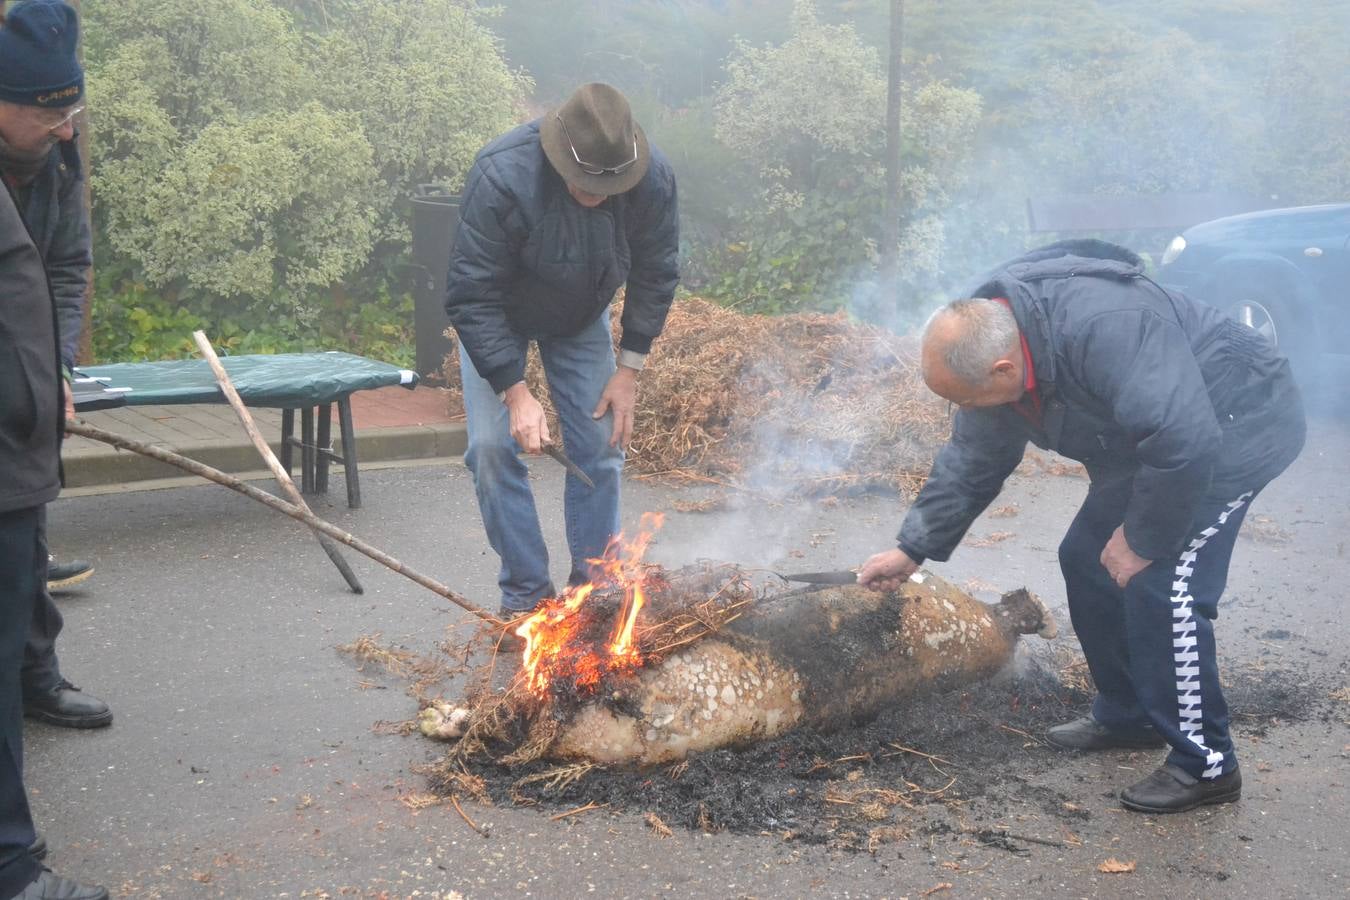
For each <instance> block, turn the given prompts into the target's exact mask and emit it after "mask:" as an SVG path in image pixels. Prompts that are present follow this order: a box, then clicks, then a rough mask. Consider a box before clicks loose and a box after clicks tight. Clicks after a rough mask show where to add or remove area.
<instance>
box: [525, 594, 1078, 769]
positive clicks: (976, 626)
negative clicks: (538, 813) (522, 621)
mask: <svg viewBox="0 0 1350 900" xmlns="http://www.w3.org/2000/svg"><path fill="white" fill-rule="evenodd" d="M921 578H922V580H921V581H911V582H909V583H907V584H906V585H905V586H904V587H903V588H902V589H900V590H898V591H895V592H892V593H878V592H874V591H870V590H866V589H864V588H861V587H857V586H846V587H833V588H825V589H819V590H809V591H793V592H788V593H784V594H781V595H778V596H771V597H768V598H766V599H763V600H760V601H759V602H758V603H756V604H755V606H754V608H753V610H752V612H750V613H749V614H747V615H743V616H742V617H740V618H738V619H736V620H735V621H733V622H731V623H730V624H729V625H728V626H726V627H725V628H723V629H722V630H720V631H718V632H717V633H715V634H713V635H710V636H708V637H706V638H704V639H702V640H700V641H698V642H696V643H694V644H691V645H690V646H688V647H685V648H682V649H680V650H678V651H677V652H675V653H673V654H672V655H670V656H668V657H666V658H665V659H663V660H661V661H660V662H659V663H658V664H655V665H652V666H649V667H646V668H643V669H640V670H639V671H637V672H636V673H634V675H633V676H632V677H631V678H628V679H625V680H624V681H623V682H622V683H620V684H619V685H617V686H616V687H615V688H614V689H613V690H612V691H610V692H609V693H607V694H605V695H604V696H600V697H596V698H594V699H592V700H590V701H588V702H587V703H585V704H584V705H582V706H581V707H580V708H579V709H577V710H576V711H574V712H572V713H571V714H570V715H569V716H568V717H567V720H566V721H565V722H564V723H563V724H562V727H561V729H560V731H559V732H558V734H557V737H556V739H555V740H554V741H553V742H552V744H551V745H550V747H549V749H548V750H547V751H546V755H547V756H549V757H551V758H554V759H563V760H585V761H589V762H595V763H600V764H613V765H637V766H645V765H656V764H661V763H670V762H674V761H677V760H680V759H683V758H684V757H685V756H686V755H688V754H690V753H694V752H698V751H702V750H709V749H713V748H717V747H726V746H743V745H746V744H749V743H751V742H754V741H760V740H765V739H768V738H773V737H776V736H778V735H781V734H784V733H785V732H788V731H791V730H792V729H794V728H801V727H810V728H815V729H818V730H821V731H829V730H834V729H837V728H840V727H842V726H845V725H847V724H849V723H851V722H859V721H865V720H867V719H870V718H872V717H874V716H875V715H877V714H878V713H879V712H881V711H882V710H883V709H885V708H887V707H892V706H894V705H896V704H898V703H900V702H902V701H903V700H904V699H905V698H906V697H910V696H913V695H916V694H920V693H928V692H933V691H938V690H943V689H945V688H951V687H955V686H959V685H964V684H969V683H971V682H975V681H978V680H980V679H983V678H987V677H989V676H991V675H993V674H995V673H996V672H998V671H999V670H1001V669H1003V668H1004V667H1005V666H1007V665H1008V663H1009V662H1010V661H1011V659H1012V656H1013V652H1014V650H1015V647H1016V644H1017V639H1018V637H1019V636H1020V635H1024V634H1038V635H1040V636H1042V637H1045V638H1051V637H1054V635H1055V630H1056V629H1055V623H1054V619H1053V618H1052V617H1051V616H1050V614H1049V612H1048V611H1047V610H1046V608H1045V607H1044V605H1043V604H1042V603H1041V601H1040V600H1039V599H1037V598H1036V597H1035V596H1034V595H1032V594H1031V593H1029V592H1028V591H1026V590H1018V591H1013V592H1011V593H1008V594H1005V595H1004V596H1003V598H1002V600H1001V601H1000V602H999V603H996V604H992V605H989V604H984V603H981V602H979V601H978V600H975V599H974V598H973V597H971V596H970V595H968V594H966V593H965V592H964V591H961V590H960V589H958V588H956V587H955V586H953V585H952V584H950V583H948V582H946V581H944V580H942V579H941V578H938V577H936V576H933V575H931V574H927V573H925V574H924V575H923V576H921Z"/></svg>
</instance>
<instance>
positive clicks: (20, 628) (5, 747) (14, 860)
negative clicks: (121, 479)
mask: <svg viewBox="0 0 1350 900" xmlns="http://www.w3.org/2000/svg"><path fill="white" fill-rule="evenodd" d="M41 522H42V508H41V507H30V508H28V509H19V510H13V511H11V512H3V513H0V898H4V897H13V896H14V895H16V894H18V893H19V892H20V891H22V890H23V889H24V888H25V887H26V886H27V885H28V884H29V883H30V882H32V881H33V879H35V878H37V876H38V873H39V872H40V871H41V870H40V869H39V868H38V864H37V862H35V861H34V860H33V858H32V857H31V856H29V855H28V847H29V845H30V844H32V843H33V841H34V839H35V838H36V834H35V833H34V831H33V817H32V815H31V813H30V812H29V810H28V795H27V793H26V792H25V791H24V787H23V694H22V691H21V689H20V687H19V668H20V665H21V663H22V660H23V648H24V642H25V640H26V639H27V637H28V631H29V628H30V627H31V625H32V622H33V609H34V604H35V603H36V601H37V596H38V594H39V593H45V592H46V580H47V552H46V548H45V546H44V544H43V541H42V536H41V528H42V526H41Z"/></svg>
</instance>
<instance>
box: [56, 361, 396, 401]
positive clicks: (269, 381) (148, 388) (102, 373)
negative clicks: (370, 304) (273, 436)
mask: <svg viewBox="0 0 1350 900" xmlns="http://www.w3.org/2000/svg"><path fill="white" fill-rule="evenodd" d="M220 361H221V363H222V364H223V365H224V366H225V371H226V372H228V373H229V374H230V380H231V381H232V382H234V386H235V389H236V390H238V391H239V396H240V398H241V399H242V400H243V401H244V403H245V404H246V405H248V406H263V407H278V408H281V409H299V408H302V407H306V406H318V405H321V404H325V403H332V402H334V401H336V400H337V399H338V398H339V397H342V396H344V395H346V394H350V393H352V392H353V391H364V390H368V389H370V388H378V387H388V386H389V385H393V384H401V385H403V386H405V387H408V388H412V387H415V386H416V384H417V374H416V373H414V372H412V371H410V370H408V369H400V368H398V367H397V366H391V365H389V364H388V363H382V362H377V361H376V360H373V359H366V358H365V357H364V356H356V355H355V354H352V353H341V352H336V351H334V352H331V353H275V354H266V355H261V354H260V355H256V356H222V357H221V358H220ZM77 371H78V372H79V373H80V374H83V375H86V376H88V377H91V378H99V379H103V378H106V379H108V380H107V381H106V382H105V385H106V386H107V387H109V388H131V390H130V391H127V393H126V398H127V405H128V406H153V405H167V404H174V403H224V402H225V395H224V394H223V393H221V391H220V387H219V386H218V385H217V384H216V379H215V376H214V375H212V374H211V367H210V366H209V365H208V364H207V362H206V360H204V359H177V360H165V361H163V362H142V363H113V364H110V365H106V366H80V367H79V369H78V370H77Z"/></svg>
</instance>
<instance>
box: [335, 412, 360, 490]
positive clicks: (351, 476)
mask: <svg viewBox="0 0 1350 900" xmlns="http://www.w3.org/2000/svg"><path fill="white" fill-rule="evenodd" d="M337 405H338V427H339V428H340V429H341V430H342V465H343V467H344V468H345V470H346V472H347V506H349V507H351V508H352V509H360V507H361V481H360V478H359V476H358V475H357V473H356V431H355V429H354V428H353V427H352V398H351V395H350V394H343V395H342V396H341V397H339V398H338V402H337Z"/></svg>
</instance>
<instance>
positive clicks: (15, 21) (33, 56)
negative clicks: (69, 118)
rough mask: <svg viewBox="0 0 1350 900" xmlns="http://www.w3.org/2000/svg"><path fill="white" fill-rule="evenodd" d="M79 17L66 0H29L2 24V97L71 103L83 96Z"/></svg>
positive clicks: (49, 103)
mask: <svg viewBox="0 0 1350 900" xmlns="http://www.w3.org/2000/svg"><path fill="white" fill-rule="evenodd" d="M79 42H80V19H79V16H78V15H77V14H76V12H75V10H74V9H72V8H71V7H70V6H69V5H68V4H66V3H63V2H62V0H27V2H25V3H20V4H19V5H18V6H15V7H14V8H13V9H11V10H10V11H9V12H8V13H6V14H5V24H4V26H3V27H0V100H8V101H9V102H10V103H19V104H22V105H24V106H70V105H71V104H73V103H75V102H77V101H78V100H79V99H80V98H81V97H82V96H84V70H83V69H81V68H80V60H79V57H78V56H76V53H75V48H76V46H77V45H78V44H79Z"/></svg>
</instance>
